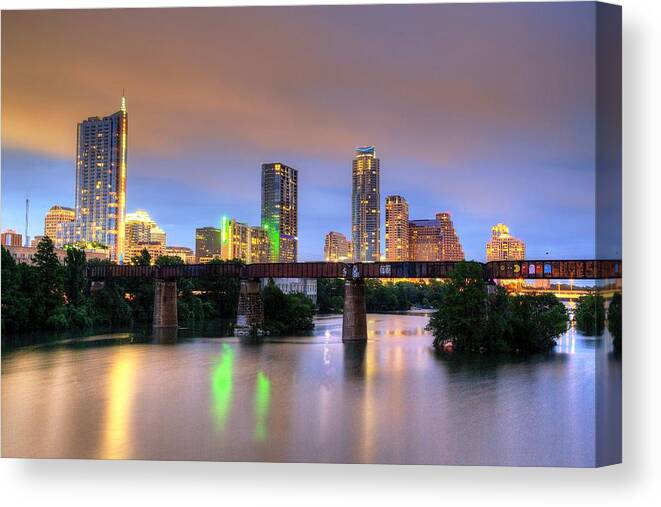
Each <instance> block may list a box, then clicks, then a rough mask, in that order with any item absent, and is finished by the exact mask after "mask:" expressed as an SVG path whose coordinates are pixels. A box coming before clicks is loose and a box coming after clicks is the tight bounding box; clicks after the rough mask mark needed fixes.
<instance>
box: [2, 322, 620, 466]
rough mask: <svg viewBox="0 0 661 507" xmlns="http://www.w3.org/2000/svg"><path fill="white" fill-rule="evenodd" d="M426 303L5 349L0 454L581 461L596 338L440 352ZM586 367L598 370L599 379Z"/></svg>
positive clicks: (589, 443)
mask: <svg viewBox="0 0 661 507" xmlns="http://www.w3.org/2000/svg"><path fill="white" fill-rule="evenodd" d="M427 319H428V317H427V316H424V315H419V316H418V315H370V317H369V322H370V324H369V326H370V327H369V329H368V332H369V337H370V338H369V341H368V343H367V344H364V343H363V344H359V343H353V344H342V342H341V324H342V320H341V317H337V316H333V317H324V318H319V319H317V321H316V322H317V325H316V329H315V331H314V333H313V334H312V335H310V336H297V337H281V338H277V339H276V338H266V339H264V340H263V341H262V343H261V344H258V345H255V344H254V343H249V342H246V341H240V340H237V339H234V338H218V337H216V338H206V337H205V338H203V337H200V336H199V335H197V336H196V335H195V334H194V333H193V331H191V330H188V331H186V332H185V333H183V334H184V336H182V332H181V331H180V332H179V333H178V335H179V338H178V341H177V342H176V345H168V346H161V345H159V344H158V343H157V342H156V341H150V340H144V339H143V340H140V339H137V338H135V337H134V336H131V335H106V336H95V337H91V338H89V339H86V340H84V341H80V340H76V341H73V342H68V343H64V344H60V345H56V346H53V345H51V346H48V347H40V348H37V349H34V348H33V349H20V350H14V351H11V352H9V353H7V354H5V355H3V361H2V445H3V449H2V451H3V455H5V456H32V457H39V456H47V457H104V458H142V459H191V460H193V459H194V460H223V461H237V460H239V461H246V460H248V461H269V460H271V461H273V460H275V461H304V462H328V461H330V462H361V463H363V462H365V463H367V462H379V463H446V464H447V463H451V464H500V465H538V466H539V465H553V466H591V465H593V464H594V463H595V460H596V450H595V441H597V440H598V439H599V438H600V435H598V434H595V424H594V422H595V399H597V400H598V402H599V406H598V407H597V410H606V409H608V410H611V407H618V406H619V405H618V400H617V399H615V398H613V399H612V400H611V396H612V393H619V392H620V391H619V388H618V386H619V380H620V377H619V364H620V360H619V358H618V357H615V356H613V355H612V354H610V348H609V343H610V339H609V338H607V337H606V336H604V337H597V338H590V337H584V336H582V335H580V334H578V333H576V332H575V331H574V330H569V331H568V332H567V333H566V334H565V335H564V336H563V337H562V338H561V340H560V341H559V343H558V346H557V347H556V349H555V350H554V351H553V352H552V353H550V354H547V355H540V356H536V357H534V358H523V357H509V358H494V357H478V358H475V359H471V360H465V359H460V358H455V359H447V358H440V357H439V356H437V355H436V354H434V352H433V349H432V348H431V341H432V338H431V336H430V335H429V333H428V332H427V331H425V326H426V323H427ZM209 333H210V331H209ZM596 367H598V368H601V370H602V371H603V372H605V373H607V372H610V374H609V382H608V385H606V384H603V385H600V387H599V389H600V391H599V392H596V389H597V386H596V385H595V371H596V370H595V368H596ZM597 376H598V375H597ZM616 429H617V428H616ZM604 438H605V437H604ZM602 439H603V438H602Z"/></svg>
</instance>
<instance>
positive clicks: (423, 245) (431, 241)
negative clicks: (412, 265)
mask: <svg viewBox="0 0 661 507" xmlns="http://www.w3.org/2000/svg"><path fill="white" fill-rule="evenodd" d="M409 260H412V261H462V260H464V249H463V248H462V247H461V242H460V241H459V236H457V232H456V231H455V229H454V224H453V223H452V217H451V215H450V213H449V212H447V211H444V212H441V213H436V218H435V219H434V220H411V221H409Z"/></svg>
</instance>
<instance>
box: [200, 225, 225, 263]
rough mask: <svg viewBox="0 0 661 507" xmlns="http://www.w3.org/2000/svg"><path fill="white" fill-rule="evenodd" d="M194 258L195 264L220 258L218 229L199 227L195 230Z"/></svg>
mask: <svg viewBox="0 0 661 507" xmlns="http://www.w3.org/2000/svg"><path fill="white" fill-rule="evenodd" d="M195 258H196V259H197V262H209V261H210V260H211V259H220V258H221V243H220V229H218V228H216V227H201V228H199V229H195Z"/></svg>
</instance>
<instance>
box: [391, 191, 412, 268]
mask: <svg viewBox="0 0 661 507" xmlns="http://www.w3.org/2000/svg"><path fill="white" fill-rule="evenodd" d="M408 259H409V204H408V203H407V202H406V199H404V198H403V197H402V196H399V195H389V196H388V197H386V260H388V261H407V260H408Z"/></svg>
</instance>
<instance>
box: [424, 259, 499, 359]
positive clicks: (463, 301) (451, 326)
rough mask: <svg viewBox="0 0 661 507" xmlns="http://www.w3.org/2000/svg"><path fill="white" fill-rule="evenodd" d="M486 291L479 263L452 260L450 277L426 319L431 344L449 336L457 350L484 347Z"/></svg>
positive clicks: (436, 343) (437, 344) (472, 349)
mask: <svg viewBox="0 0 661 507" xmlns="http://www.w3.org/2000/svg"><path fill="white" fill-rule="evenodd" d="M486 326H487V291H486V284H485V282H484V279H483V276H482V266H481V265H480V264H478V263H477V262H459V263H457V264H455V266H454V269H453V270H452V273H451V274H450V278H449V280H448V282H447V283H446V284H444V285H443V286H442V288H441V290H440V298H439V306H438V307H437V310H436V312H435V313H434V314H433V315H432V317H431V319H430V320H429V325H428V329H430V330H431V331H432V333H433V334H434V346H435V347H437V348H438V347H440V345H441V343H442V342H443V341H444V340H452V342H453V343H454V345H455V347H456V348H457V349H458V350H463V351H469V352H470V351H477V350H479V349H482V348H485V347H486V345H487V344H488V340H486V339H485V334H486V333H485V331H486Z"/></svg>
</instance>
